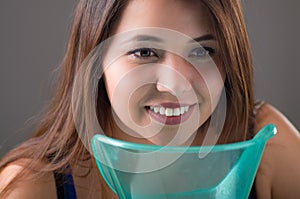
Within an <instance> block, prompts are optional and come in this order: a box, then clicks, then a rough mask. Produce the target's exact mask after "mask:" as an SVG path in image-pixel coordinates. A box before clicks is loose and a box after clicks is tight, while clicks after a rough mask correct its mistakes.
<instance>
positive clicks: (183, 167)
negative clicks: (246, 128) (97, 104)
mask: <svg viewBox="0 0 300 199" xmlns="http://www.w3.org/2000/svg"><path fill="white" fill-rule="evenodd" d="M275 134H276V128H275V126H274V125H272V124H269V125H267V126H265V127H264V128H262V129H261V130H260V131H259V132H258V133H257V134H256V136H255V137H254V138H253V139H251V140H247V141H243V142H238V143H232V144H224V145H215V146H189V147H185V146H156V145H145V144H136V143H130V142H124V141H120V140H116V139H112V138H109V137H107V136H104V135H100V134H97V135H95V136H94V137H93V138H92V149H93V153H94V157H95V160H96V162H97V165H98V168H99V170H100V172H101V174H102V176H103V178H104V180H105V181H106V183H107V184H108V186H109V187H110V188H111V190H112V191H113V192H115V193H116V194H117V195H118V196H119V198H120V199H154V198H155V199H173V198H174V199H175V198H176V199H196V198H197V199H199V198H205V199H206V198H222V199H235V198H238V199H246V198H247V197H248V195H249V192H250V189H251V186H252V183H253V181H254V178H255V174H256V171H257V168H258V165H259V162H260V159H261V156H262V153H263V149H264V147H265V144H266V142H267V140H269V139H270V138H272V137H273V136H274V135H275Z"/></svg>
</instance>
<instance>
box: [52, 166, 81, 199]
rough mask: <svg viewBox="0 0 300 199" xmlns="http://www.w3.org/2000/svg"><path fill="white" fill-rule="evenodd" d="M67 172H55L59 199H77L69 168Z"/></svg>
mask: <svg viewBox="0 0 300 199" xmlns="http://www.w3.org/2000/svg"><path fill="white" fill-rule="evenodd" d="M66 171H67V172H54V178H55V184H56V192H57V198H58V199H76V191H75V186H74V181H73V177H72V173H71V171H70V169H69V166H68V167H67V169H66Z"/></svg>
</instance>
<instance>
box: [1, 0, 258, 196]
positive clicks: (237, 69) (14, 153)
mask: <svg viewBox="0 0 300 199" xmlns="http://www.w3.org/2000/svg"><path fill="white" fill-rule="evenodd" d="M201 1H202V2H203V4H204V5H205V7H206V8H207V9H208V10H209V13H210V14H211V17H212V21H213V27H214V29H215V30H216V34H217V35H216V36H217V41H218V43H219V46H220V49H222V51H221V55H220V60H221V61H222V64H223V66H224V67H225V72H226V80H225V91H226V95H227V117H226V120H225V127H224V130H223V132H222V135H221V138H220V141H219V142H220V143H225V142H235V141H241V140H245V139H246V138H247V133H248V132H249V128H250V126H251V125H252V117H251V114H252V112H253V107H254V97H253V83H252V79H253V76H252V60H251V59H252V58H251V52H250V46H249V41H248V36H247V32H246V27H245V24H244V19H243V15H242V11H241V10H242V9H241V5H240V0H201ZM124 6H125V0H124V1H123V0H80V1H79V2H78V5H77V7H76V9H75V12H74V18H73V23H72V26H71V34H70V38H69V40H68V43H67V50H66V53H65V57H64V59H63V62H62V64H61V73H60V77H59V81H57V85H56V90H55V92H54V95H53V97H52V101H51V103H50V105H49V108H48V112H47V113H46V114H45V116H44V117H43V118H42V119H41V122H40V124H39V125H38V128H37V130H36V132H35V135H34V137H32V138H31V139H29V140H27V141H25V142H24V143H23V144H21V145H20V146H19V147H17V148H15V149H13V150H11V151H10V152H9V153H8V154H7V155H6V156H5V157H4V158H3V159H2V160H1V162H0V172H1V170H3V168H5V167H6V166H7V165H9V164H10V163H13V162H15V161H17V160H19V159H23V158H25V159H28V160H29V163H28V164H26V168H29V169H30V170H32V171H36V176H41V175H42V174H45V173H47V172H53V171H55V170H58V169H63V168H65V166H66V165H67V164H68V163H70V162H74V161H75V162H76V161H77V162H80V161H81V160H90V159H92V158H91V156H90V154H89V153H88V151H87V150H86V148H85V147H84V145H83V144H82V142H81V140H80V138H79V137H78V134H77V132H76V129H75V125H74V121H73V115H72V107H71V95H72V89H73V84H74V79H75V76H76V73H77V71H79V68H80V66H81V63H82V62H83V60H84V59H85V58H86V56H87V55H88V54H89V52H91V50H92V49H94V48H95V47H96V46H97V44H99V43H100V42H102V41H104V40H105V39H107V38H108V37H109V36H110V32H111V29H112V27H113V26H114V23H115V22H116V21H117V20H118V17H119V16H120V15H121V12H122V8H123V7H124ZM98 93H99V96H100V97H101V98H104V99H107V97H106V95H107V94H106V90H105V86H104V84H103V80H100V82H99V88H98ZM107 104H109V103H99V104H98V106H99V107H97V110H99V113H98V114H99V116H98V117H99V122H100V123H101V127H103V126H102V125H109V123H110V122H111V121H110V119H109V117H107V113H108V112H109V111H108V108H109V107H107V106H108V105H107ZM104 128H105V127H104ZM39 161H45V162H46V164H45V166H44V167H43V168H39V167H38V162H39ZM22 177H23V178H24V177H26V171H25V170H24V171H23V172H20V173H19V174H18V175H17V176H16V178H15V180H13V181H12V182H11V183H10V185H9V186H7V187H6V189H5V190H4V191H3V192H2V193H0V196H2V195H4V193H5V192H7V191H8V190H11V189H12V187H13V186H14V185H15V184H16V182H17V180H16V179H21V178H22Z"/></svg>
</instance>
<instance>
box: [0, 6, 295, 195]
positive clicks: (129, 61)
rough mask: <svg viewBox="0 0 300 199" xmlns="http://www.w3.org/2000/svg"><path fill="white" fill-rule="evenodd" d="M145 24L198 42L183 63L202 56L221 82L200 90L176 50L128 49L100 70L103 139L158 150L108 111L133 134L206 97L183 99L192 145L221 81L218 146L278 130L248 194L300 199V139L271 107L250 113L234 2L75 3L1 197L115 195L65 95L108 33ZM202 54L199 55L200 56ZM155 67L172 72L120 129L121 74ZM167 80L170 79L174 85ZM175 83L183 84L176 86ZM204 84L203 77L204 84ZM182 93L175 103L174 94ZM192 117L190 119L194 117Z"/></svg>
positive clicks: (246, 60) (2, 179) (159, 140)
mask: <svg viewBox="0 0 300 199" xmlns="http://www.w3.org/2000/svg"><path fill="white" fill-rule="evenodd" d="M151 27H156V28H162V29H164V30H165V29H167V30H171V32H172V31H173V32H176V34H175V35H177V33H178V32H179V33H182V34H183V35H185V36H186V37H189V38H193V39H194V40H196V38H202V39H200V40H201V41H199V43H200V45H201V46H203V48H199V49H201V50H200V52H199V51H198V50H197V51H196V52H194V51H191V52H190V53H189V54H188V57H190V56H189V55H192V57H194V56H196V57H198V56H208V55H209V56H210V57H211V58H212V60H213V61H214V63H215V64H216V66H217V68H216V69H217V71H219V73H218V74H220V75H219V76H220V77H221V78H219V80H220V81H218V83H217V84H216V85H214V86H216V87H214V86H213V87H212V88H209V86H211V85H210V84H207V85H206V86H207V88H201V86H199V85H200V83H199V82H201V78H200V77H199V75H197V71H195V69H193V68H192V67H190V63H187V62H186V61H185V60H184V59H183V58H182V57H180V56H176V53H170V52H169V51H167V50H165V51H164V52H163V53H160V51H159V49H156V48H151V47H150V48H149V47H148V46H142V47H139V48H136V49H132V50H131V51H129V52H128V53H127V54H122V55H120V56H118V59H116V61H112V62H110V61H111V60H109V59H104V60H103V63H102V64H103V67H105V65H111V66H112V67H110V68H108V69H107V70H105V71H104V74H103V77H102V78H101V79H100V80H99V87H98V88H99V90H98V99H99V101H98V103H97V113H98V120H99V123H100V125H101V128H102V129H103V130H104V132H105V133H106V134H107V135H109V136H112V137H115V138H118V139H122V140H127V141H132V142H147V143H148V142H153V143H155V144H165V143H166V142H168V141H170V139H171V138H170V137H161V136H159V135H158V136H154V139H151V138H153V136H149V137H150V139H148V138H144V139H138V138H137V135H134V136H132V135H128V134H127V133H125V132H127V130H128V129H126V128H125V127H120V125H117V124H116V121H115V120H114V116H113V114H111V113H112V110H111V107H114V109H116V110H114V111H116V113H117V116H118V118H119V119H120V120H121V123H125V124H126V126H129V127H130V129H133V128H134V127H133V126H130V125H131V124H133V123H137V124H139V125H140V126H143V125H144V124H148V123H147V121H148V120H147V119H149V115H150V114H152V115H151V118H153V117H156V116H155V114H157V113H158V112H157V111H154V108H156V109H157V106H159V107H158V108H159V109H161V108H162V107H163V108H166V109H167V108H173V110H172V112H174V110H175V109H176V108H179V105H178V102H177V104H176V103H175V101H176V98H175V97H174V96H176V97H177V99H179V101H180V103H181V100H180V99H182V101H184V100H187V99H197V100H199V98H201V97H203V98H201V99H202V100H203V102H207V101H208V103H207V104H205V103H203V104H204V105H203V106H202V105H198V104H197V103H196V105H194V102H186V103H191V104H188V106H190V105H193V106H195V107H196V108H194V110H196V113H199V112H200V113H201V117H200V119H199V118H198V120H197V122H196V124H197V128H198V129H197V130H196V134H195V139H193V141H192V143H191V144H194V145H198V144H201V143H202V141H203V140H204V137H205V130H206V129H207V128H208V126H209V121H210V120H211V115H210V114H211V112H212V111H210V110H214V109H215V108H216V106H217V104H218V103H214V102H213V100H216V101H217V102H219V98H220V95H221V90H222V88H223V86H220V82H221V83H222V85H223V83H224V89H225V92H226V101H227V106H226V113H227V117H226V118H225V121H224V127H223V130H222V133H221V135H220V137H219V139H218V143H231V142H238V141H243V140H246V139H251V138H252V137H253V136H254V135H255V133H256V132H257V131H258V130H259V129H260V128H262V127H263V126H264V125H266V124H268V123H273V124H275V125H276V127H277V129H278V134H277V135H276V136H275V137H274V138H272V139H271V140H270V141H269V142H268V144H267V146H266V148H265V151H264V154H263V158H262V161H261V163H260V166H259V169H258V172H257V175H256V178H255V184H254V185H253V190H252V193H254V194H256V195H257V197H258V198H264V199H267V198H298V197H299V196H300V191H299V190H300V189H299V185H298V183H297V182H298V181H299V180H300V172H299V171H298V170H299V166H300V160H299V158H298V157H299V153H300V137H299V132H298V131H297V130H296V129H295V128H294V127H293V126H292V124H290V123H289V122H288V121H287V119H286V118H285V117H284V116H283V115H282V114H281V113H279V112H278V111H277V110H276V109H275V108H274V107H272V106H271V105H269V104H266V103H263V104H260V106H255V102H254V96H253V90H252V80H253V77H252V70H253V68H252V61H251V53H250V47H249V43H248V37H247V33H246V29H245V24H244V19H243V16H242V13H241V6H240V1H239V0H232V1H228V0H218V1H208V0H201V1H200V0H190V1H180V0H160V1H143V0H132V1H119V0H107V1H104V0H103V1H102V0H99V1H95V0H80V1H79V4H78V6H77V8H76V11H75V16H74V21H73V26H72V30H71V36H70V39H69V42H68V48H67V52H66V55H65V58H64V61H63V63H62V69H61V76H60V81H58V83H57V90H56V92H55V95H54V96H53V100H52V103H51V105H50V107H49V111H48V113H47V114H46V115H45V117H44V118H43V119H42V120H41V123H40V125H39V128H38V130H37V131H36V134H35V136H34V137H33V138H31V139H30V140H28V141H26V142H24V143H23V144H22V145H20V146H19V147H17V148H16V149H14V150H12V151H11V152H10V153H8V154H7V155H6V156H5V157H4V158H3V159H2V161H1V164H0V169H1V170H0V171H1V174H0V190H1V195H0V197H1V198H74V197H75V195H76V196H77V198H101V197H102V198H117V196H115V195H114V194H113V193H112V191H110V189H109V188H108V187H107V185H106V184H105V183H104V182H103V180H102V178H101V176H100V175H99V173H98V170H97V168H96V166H95V164H94V161H93V157H91V155H90V153H89V151H88V150H87V149H86V148H85V146H84V142H83V141H82V139H81V136H80V134H78V133H79V132H78V129H77V128H76V127H77V126H76V122H75V121H74V119H73V115H72V114H73V109H72V91H73V89H74V88H73V87H74V83H75V79H76V77H77V74H78V73H79V71H80V70H82V67H85V66H86V65H85V64H83V63H84V60H85V59H86V58H87V57H88V54H89V53H90V52H91V51H92V50H93V49H94V48H95V47H96V46H97V45H99V44H101V43H102V42H103V41H105V40H107V39H108V38H109V37H111V36H113V35H118V34H122V33H124V32H128V31H129V32H130V31H133V30H136V29H139V28H151ZM170 34H172V33H170ZM162 35H163V32H162ZM203 36H205V37H203ZM175 38H176V36H175ZM203 38H204V39H203ZM113 41H114V40H113ZM197 42H198V41H197ZM112 43H113V42H112ZM174 43H176V42H174ZM203 49H204V50H205V51H202V50H203ZM203 52H204V54H203ZM108 54H109V53H108ZM105 56H106V57H107V56H108V55H105ZM154 63H156V64H157V63H158V64H161V65H164V66H171V69H172V70H171V71H169V70H168V69H169V68H170V67H164V66H162V67H161V68H165V73H167V74H171V75H170V76H168V78H162V79H160V80H161V82H160V83H159V82H158V83H157V82H156V83H154V85H153V86H152V87H149V89H148V90H147V89H145V90H147V91H149V93H146V94H145V96H149V95H151V94H153V96H155V97H154V98H153V99H155V100H156V101H155V100H153V101H151V100H150V101H151V102H150V103H146V102H145V103H144V104H143V106H142V108H140V109H137V108H135V107H130V106H129V108H128V109H129V112H130V116H132V120H133V121H134V122H133V123H130V122H129V123H130V124H127V122H128V121H127V120H126V117H125V118H124V117H122V115H120V114H121V113H120V112H118V109H117V107H118V101H114V99H117V97H120V96H119V95H118V94H116V96H114V95H115V93H116V92H115V91H117V88H118V85H119V83H120V81H121V80H122V74H126V72H129V71H130V70H131V69H132V68H133V67H134V66H136V65H140V64H154ZM156 69H160V68H159V67H157V68H156ZM174 71H175V72H174ZM177 73H178V74H177ZM172 74H177V75H174V76H172ZM195 74H196V75H195ZM213 74H217V73H213ZM173 77H174V78H175V79H172V78H173ZM180 78H181V79H180ZM203 79H205V78H203ZM203 79H202V80H203ZM169 80H172V81H169ZM177 80H181V81H180V84H176V83H178V81H177ZM209 80H210V79H209V78H208V80H207V81H205V82H209ZM182 82H183V83H182ZM212 82H214V81H212ZM204 87H205V86H204ZM190 90H192V91H193V92H192V93H193V94H195V95H194V97H195V98H193V97H192V98H188V97H186V95H183V94H182V93H188V91H190ZM205 90H206V91H207V90H208V91H211V90H213V91H215V92H216V93H215V95H213V97H212V101H209V100H207V99H209V94H207V95H205V94H203V95H202V93H201V91H203V92H205ZM139 92H141V91H139ZM173 92H174V93H175V94H173ZM180 94H182V96H180V97H178V95H180ZM138 96H140V95H138ZM181 97H182V98H181ZM133 99H137V102H136V101H133V103H132V104H135V105H138V104H139V102H140V101H141V100H142V99H140V98H138V97H136V98H133ZM206 100H207V101H206ZM154 101H155V102H154ZM166 101H167V102H168V103H169V102H170V101H171V102H172V103H171V104H172V105H171V106H172V107H169V106H170V105H169V104H166V103H165V102H166ZM197 102H198V101H197ZM174 104H175V105H174ZM164 106H165V107H164ZM182 106H187V105H186V104H185V105H182ZM180 108H181V107H180ZM121 110H122V109H121ZM141 110H143V111H141ZM131 111H132V112H131ZM151 111H152V112H151ZM164 111H166V110H164ZM153 112H154V113H155V114H154V113H153ZM164 113H165V114H164V115H165V116H164V117H163V118H164V119H163V120H164V121H158V123H165V124H167V125H166V128H164V127H162V128H163V129H162V132H172V131H173V130H174V129H172V128H174V126H176V125H174V121H173V120H171V119H169V118H168V115H167V113H166V112H164ZM135 114H136V115H137V116H136V117H135ZM140 116H141V117H140ZM194 116H195V117H196V119H197V114H195V115H194ZM139 118H142V120H139ZM157 120H160V119H156V121H157ZM168 121H169V123H167V122H168ZM172 122H173V123H172ZM180 122H181V121H179V123H180ZM175 123H176V121H175ZM170 126H171V127H170ZM176 128H177V126H176V127H175V129H176ZM170 129H171V130H170ZM176 130H177V129H176ZM116 132H119V133H116ZM73 185H74V186H73ZM297 196H298V197H297Z"/></svg>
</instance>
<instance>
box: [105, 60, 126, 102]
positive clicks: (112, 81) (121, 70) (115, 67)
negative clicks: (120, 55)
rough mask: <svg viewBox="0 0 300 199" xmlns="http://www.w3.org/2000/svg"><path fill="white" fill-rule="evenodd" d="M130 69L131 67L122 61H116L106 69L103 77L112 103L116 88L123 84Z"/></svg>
mask: <svg viewBox="0 0 300 199" xmlns="http://www.w3.org/2000/svg"><path fill="white" fill-rule="evenodd" d="M130 69H131V67H130V66H128V64H126V63H124V62H122V61H116V62H115V63H113V64H110V65H109V66H108V67H105V70H104V73H103V77H104V82H105V86H106V91H107V95H108V97H109V99H110V101H112V97H113V95H114V93H115V91H116V88H117V87H118V85H119V84H120V83H121V82H122V79H123V78H124V75H126V73H127V72H128V71H129V70H130Z"/></svg>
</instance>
